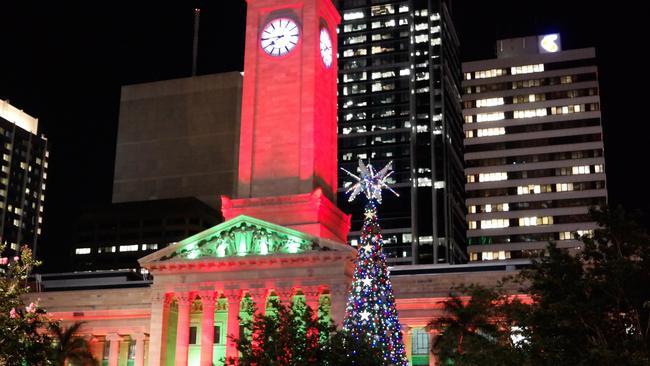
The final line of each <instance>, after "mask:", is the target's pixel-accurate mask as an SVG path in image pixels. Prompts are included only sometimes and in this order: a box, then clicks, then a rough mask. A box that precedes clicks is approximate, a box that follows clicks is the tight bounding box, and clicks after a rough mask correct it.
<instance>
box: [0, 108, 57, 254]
mask: <svg viewBox="0 0 650 366" xmlns="http://www.w3.org/2000/svg"><path fill="white" fill-rule="evenodd" d="M0 144H2V168H1V169H2V171H1V172H0V240H1V241H2V243H3V244H4V245H5V250H6V251H8V252H10V253H11V252H13V253H15V252H16V251H17V250H18V248H19V247H21V246H23V245H27V246H29V247H30V248H32V250H33V251H34V252H36V249H37V245H38V238H39V237H40V235H41V228H42V226H43V203H44V201H45V181H46V179H47V165H48V157H49V152H48V150H47V139H46V138H45V136H43V135H38V119H36V118H34V117H32V116H30V115H28V114H27V113H25V112H23V111H21V110H19V109H17V108H16V107H14V106H12V105H11V104H9V102H8V101H3V100H0Z"/></svg>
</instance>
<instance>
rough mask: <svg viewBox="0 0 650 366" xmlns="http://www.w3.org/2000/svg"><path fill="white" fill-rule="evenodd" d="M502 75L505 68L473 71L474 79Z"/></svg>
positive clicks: (504, 73)
mask: <svg viewBox="0 0 650 366" xmlns="http://www.w3.org/2000/svg"><path fill="white" fill-rule="evenodd" d="M502 75H506V70H505V69H491V70H483V71H475V72H474V79H486V78H493V77H497V76H502Z"/></svg>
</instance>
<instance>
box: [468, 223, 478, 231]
mask: <svg viewBox="0 0 650 366" xmlns="http://www.w3.org/2000/svg"><path fill="white" fill-rule="evenodd" d="M476 228H477V226H476V221H470V222H469V229H470V230H475V229H476Z"/></svg>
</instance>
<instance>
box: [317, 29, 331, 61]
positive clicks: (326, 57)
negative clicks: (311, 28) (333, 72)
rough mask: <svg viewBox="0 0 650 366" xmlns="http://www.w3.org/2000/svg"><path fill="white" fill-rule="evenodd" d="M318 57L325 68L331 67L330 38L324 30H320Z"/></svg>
mask: <svg viewBox="0 0 650 366" xmlns="http://www.w3.org/2000/svg"><path fill="white" fill-rule="evenodd" d="M320 56H321V57H322V58H323V63H324V64H325V66H326V67H330V66H332V38H330V33H329V32H328V31H327V29H325V28H321V30H320Z"/></svg>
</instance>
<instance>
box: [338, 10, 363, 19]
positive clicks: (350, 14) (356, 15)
mask: <svg viewBox="0 0 650 366" xmlns="http://www.w3.org/2000/svg"><path fill="white" fill-rule="evenodd" d="M363 17H364V15H363V12H362V11H351V12H348V13H344V14H343V19H344V20H354V19H361V18H363Z"/></svg>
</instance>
